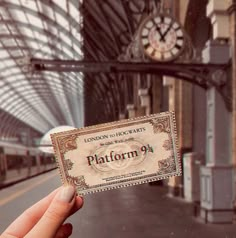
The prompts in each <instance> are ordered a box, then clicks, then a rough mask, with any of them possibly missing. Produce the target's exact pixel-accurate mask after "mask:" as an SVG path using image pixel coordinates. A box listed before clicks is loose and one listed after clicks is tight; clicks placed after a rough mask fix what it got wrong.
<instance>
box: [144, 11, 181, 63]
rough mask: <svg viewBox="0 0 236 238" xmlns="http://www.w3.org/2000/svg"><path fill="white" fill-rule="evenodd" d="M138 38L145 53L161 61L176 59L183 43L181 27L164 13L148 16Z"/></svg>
mask: <svg viewBox="0 0 236 238" xmlns="http://www.w3.org/2000/svg"><path fill="white" fill-rule="evenodd" d="M140 39H141V45H142V46H143V50H144V52H145V54H146V55H147V56H149V57H151V58H152V59H154V60H157V61H163V62H164V61H171V60H174V59H176V58H177V57H178V56H179V54H180V53H181V52H182V50H183V48H184V45H185V38H184V32H183V30H182V27H181V26H180V24H179V23H178V22H176V21H175V20H173V19H172V18H171V17H170V16H165V15H158V16H151V17H148V18H147V19H146V20H145V21H144V23H143V25H142V28H141V32H140Z"/></svg>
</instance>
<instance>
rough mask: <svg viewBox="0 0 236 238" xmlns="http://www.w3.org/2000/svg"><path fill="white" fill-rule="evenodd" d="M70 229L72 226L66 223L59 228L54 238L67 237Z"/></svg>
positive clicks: (70, 232) (70, 231)
mask: <svg viewBox="0 0 236 238" xmlns="http://www.w3.org/2000/svg"><path fill="white" fill-rule="evenodd" d="M72 230H73V226H72V225H71V224H70V223H66V224H64V225H62V226H61V227H60V228H59V230H58V231H57V234H56V236H55V238H67V237H69V236H70V235H71V234H72Z"/></svg>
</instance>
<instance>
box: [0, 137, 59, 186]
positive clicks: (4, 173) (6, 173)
mask: <svg viewBox="0 0 236 238" xmlns="http://www.w3.org/2000/svg"><path fill="white" fill-rule="evenodd" d="M54 168H56V163H55V159H54V156H53V154H49V153H43V152H41V151H40V150H39V149H38V148H36V147H26V146H24V145H20V144H16V143H9V142H3V141H1V142H0V187H3V186H6V185H7V184H11V183H15V182H17V181H21V180H23V179H27V178H29V177H32V176H34V175H37V174H40V173H43V172H46V171H49V170H51V169H54Z"/></svg>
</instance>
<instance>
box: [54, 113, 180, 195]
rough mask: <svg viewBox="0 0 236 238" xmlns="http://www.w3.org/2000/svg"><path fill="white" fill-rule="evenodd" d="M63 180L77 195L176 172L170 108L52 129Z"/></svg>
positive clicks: (176, 163)
mask: <svg viewBox="0 0 236 238" xmlns="http://www.w3.org/2000/svg"><path fill="white" fill-rule="evenodd" d="M51 140H52V145H53V149H54V152H55V156H56V160H57V163H58V168H59V172H60V174H61V179H62V182H63V183H70V184H74V185H75V186H76V188H77V191H78V193H79V194H80V195H85V194H89V193H94V192H99V191H105V190H110V189H114V188H120V187H126V186H131V185H136V184H142V183H147V182H151V181H156V180H160V179H165V178H168V177H171V176H180V175H181V165H180V157H179V151H178V143H177V133H176V123H175V115H174V112H164V113H160V114H153V115H149V116H144V117H138V118H132V119H127V120H121V121H116V122H111V123H105V124H100V125H96V126H89V127H84V128H80V129H74V130H70V131H65V132H59V133H54V134H51Z"/></svg>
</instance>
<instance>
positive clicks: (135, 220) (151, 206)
mask: <svg viewBox="0 0 236 238" xmlns="http://www.w3.org/2000/svg"><path fill="white" fill-rule="evenodd" d="M60 184H61V183H60V179H59V176H58V173H57V171H55V170H54V171H51V172H49V173H47V174H43V175H40V176H37V177H35V178H32V179H30V180H27V181H24V182H21V183H19V184H16V185H14V186H11V187H8V188H5V189H2V190H0V234H1V232H2V231H3V230H4V229H5V228H6V227H7V225H8V224H9V223H10V222H11V221H12V220H14V218H15V217H17V216H18V215H19V214H20V213H21V212H22V211H24V210H25V209H26V208H27V207H29V206H30V205H31V204H33V203H35V202H36V201H38V200H39V199H40V198H42V197H44V196H45V195H46V194H48V193H49V192H50V191H52V190H53V189H54V188H56V187H58V186H60ZM69 221H70V222H71V223H72V224H73V226H74V231H73V234H72V236H71V237H72V238H79V237H82V238H94V237H96V238H111V237H112V238H195V237H196V238H199V237H200V238H205V237H206V238H236V224H217V225H216V224H214V225H213V224H204V223H202V222H199V221H198V220H197V219H196V218H194V217H193V207H192V204H190V203H186V202H184V201H183V200H180V199H173V198H170V197H168V196H167V188H166V187H161V186H156V185H155V186H153V185H152V186H150V185H149V184H144V185H137V186H133V187H129V188H125V189H116V190H111V191H107V192H100V193H96V194H92V195H87V196H85V198H84V206H83V208H82V209H81V210H80V211H79V212H77V213H76V214H75V215H73V216H72V217H71V218H69Z"/></svg>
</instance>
